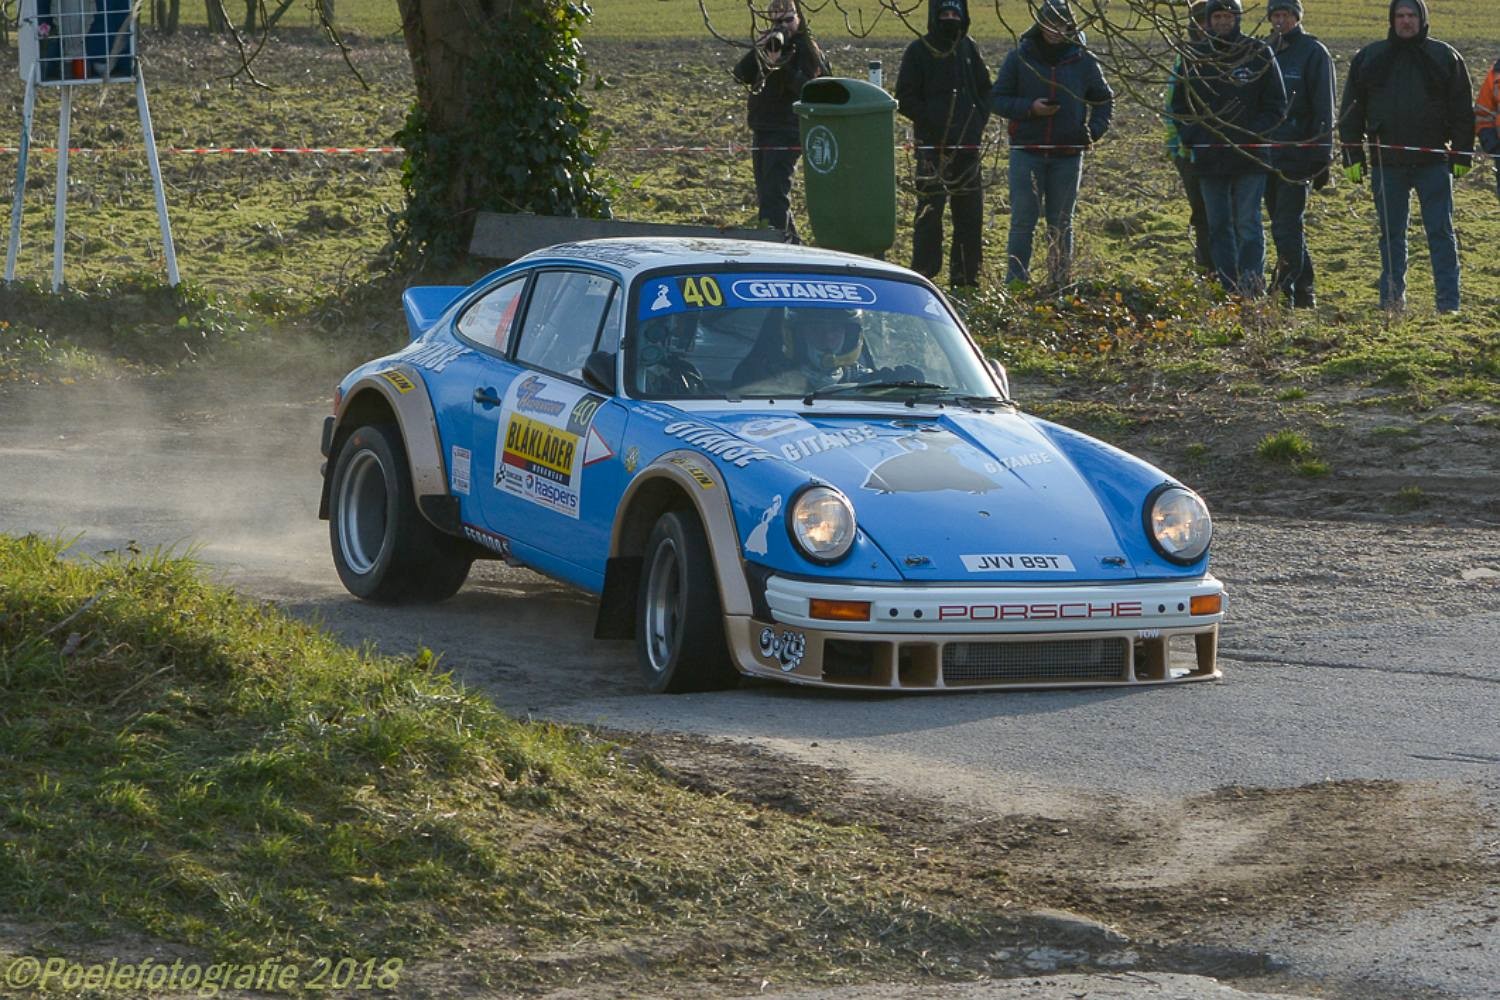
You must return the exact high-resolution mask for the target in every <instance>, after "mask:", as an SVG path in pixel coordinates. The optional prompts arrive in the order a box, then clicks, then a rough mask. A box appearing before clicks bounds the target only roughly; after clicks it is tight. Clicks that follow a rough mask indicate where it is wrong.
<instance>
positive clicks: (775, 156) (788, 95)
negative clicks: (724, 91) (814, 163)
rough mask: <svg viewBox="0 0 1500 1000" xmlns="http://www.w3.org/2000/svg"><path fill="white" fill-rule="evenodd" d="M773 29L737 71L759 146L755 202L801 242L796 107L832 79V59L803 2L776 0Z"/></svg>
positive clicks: (767, 218)
mask: <svg viewBox="0 0 1500 1000" xmlns="http://www.w3.org/2000/svg"><path fill="white" fill-rule="evenodd" d="M767 13H768V14H769V16H770V18H771V26H770V27H769V28H768V29H766V30H765V31H763V32H761V35H760V37H759V38H757V39H756V40H755V45H754V46H752V47H751V49H750V51H748V52H746V53H745V55H744V56H743V57H742V58H741V59H740V61H739V63H737V64H736V65H735V67H734V78H735V79H736V80H738V81H739V82H740V83H743V84H744V85H745V86H747V87H749V88H750V96H749V97H748V98H747V99H746V102H745V103H746V106H747V109H748V111H749V119H750V132H751V135H752V136H753V137H754V140H753V141H754V143H755V148H754V149H753V150H752V151H751V153H750V156H751V161H750V163H751V167H752V169H753V170H754V171H755V202H756V206H757V208H758V209H759V214H760V219H761V221H762V222H764V223H765V224H766V225H768V226H771V227H772V228H773V229H779V230H781V232H782V233H783V234H784V238H785V239H786V240H787V242H790V243H796V242H797V225H796V222H795V221H794V220H793V219H792V174H793V173H795V171H796V169H797V158H798V157H799V156H801V155H802V149H801V144H802V139H801V136H800V135H799V131H798V126H797V115H796V113H795V112H794V111H792V104H793V102H795V101H796V100H797V98H798V97H800V96H801V94H802V85H803V84H805V83H807V81H809V80H815V79H817V78H818V77H820V76H827V75H828V72H829V70H828V59H827V58H826V57H825V56H824V55H823V50H822V49H820V48H818V43H817V42H816V41H814V40H813V36H812V29H811V28H809V27H808V25H807V19H806V18H805V17H803V16H802V13H801V11H800V10H798V8H797V0H771V3H770V6H769V8H768V10H767Z"/></svg>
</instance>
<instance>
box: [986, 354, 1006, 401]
mask: <svg viewBox="0 0 1500 1000" xmlns="http://www.w3.org/2000/svg"><path fill="white" fill-rule="evenodd" d="M984 360H985V363H986V364H988V365H989V366H990V374H991V375H993V376H995V381H997V382H999V383H1000V395H1002V396H1004V397H1005V398H1006V399H1009V398H1010V374H1009V373H1008V372H1006V370H1005V366H1004V365H1002V364H1001V363H1000V359H999V358H985V359H984Z"/></svg>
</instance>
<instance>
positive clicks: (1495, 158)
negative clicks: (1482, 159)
mask: <svg viewBox="0 0 1500 1000" xmlns="http://www.w3.org/2000/svg"><path fill="white" fill-rule="evenodd" d="M1474 138H1475V139H1476V140H1478V142H1479V148H1480V149H1482V150H1484V151H1485V152H1486V153H1488V154H1490V163H1491V164H1493V165H1494V167H1495V195H1496V196H1497V197H1500V59H1496V60H1495V65H1493V66H1491V67H1490V75H1489V76H1487V77H1485V78H1484V83H1483V85H1481V86H1480V88H1479V98H1478V100H1476V101H1475V102H1474Z"/></svg>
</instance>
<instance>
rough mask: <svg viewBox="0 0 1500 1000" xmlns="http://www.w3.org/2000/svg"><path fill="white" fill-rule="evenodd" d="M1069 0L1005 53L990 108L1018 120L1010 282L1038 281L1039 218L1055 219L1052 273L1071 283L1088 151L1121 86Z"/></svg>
mask: <svg viewBox="0 0 1500 1000" xmlns="http://www.w3.org/2000/svg"><path fill="white" fill-rule="evenodd" d="M1084 45H1085V40H1084V37H1083V35H1082V33H1081V32H1079V30H1078V25H1077V24H1076V23H1075V22H1074V20H1073V12H1072V10H1071V9H1070V8H1069V7H1068V3H1067V0H1044V2H1043V3H1042V5H1041V6H1040V7H1039V8H1038V9H1037V23H1036V24H1035V25H1033V26H1032V27H1031V29H1030V30H1028V31H1027V32H1026V33H1025V34H1024V35H1022V36H1021V41H1020V44H1019V45H1018V46H1017V47H1016V48H1015V49H1014V50H1013V51H1012V52H1011V53H1010V55H1008V56H1006V57H1005V62H1004V63H1002V64H1001V66H1000V73H999V75H997V76H996V77H995V89H993V90H991V91H990V107H991V109H993V110H994V111H996V112H998V113H999V114H1001V115H1004V116H1005V117H1006V118H1008V119H1010V129H1009V132H1010V237H1009V239H1008V241H1007V244H1006V258H1007V260H1008V264H1007V267H1006V274H1005V280H1006V281H1007V282H1026V281H1029V280H1031V243H1032V234H1033V233H1034V232H1035V230H1036V223H1037V218H1038V217H1039V216H1041V215H1045V216H1046V218H1047V239H1048V253H1047V273H1048V278H1049V280H1050V281H1051V282H1052V283H1053V284H1055V285H1062V284H1066V283H1067V280H1068V272H1069V270H1070V269H1071V267H1072V264H1073V206H1074V204H1075V203H1076V202H1077V200H1078V184H1079V179H1080V178H1081V177H1082V175H1083V151H1084V150H1085V149H1087V148H1088V147H1090V146H1092V145H1093V144H1094V143H1096V142H1098V141H1099V139H1100V138H1101V137H1102V136H1103V135H1104V133H1105V132H1106V131H1108V130H1109V117H1110V113H1111V111H1112V110H1113V108H1114V98H1115V95H1114V92H1113V91H1111V90H1110V89H1109V84H1107V83H1105V81H1104V73H1103V72H1102V71H1101V70H1100V68H1099V61H1098V60H1097V59H1095V58H1094V56H1093V54H1092V53H1091V52H1089V51H1088V49H1086V48H1085V47H1084Z"/></svg>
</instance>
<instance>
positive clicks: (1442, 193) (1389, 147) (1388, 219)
mask: <svg viewBox="0 0 1500 1000" xmlns="http://www.w3.org/2000/svg"><path fill="white" fill-rule="evenodd" d="M1389 20H1390V30H1389V32H1388V33H1387V34H1386V37H1385V40H1384V41H1379V42H1373V43H1371V44H1369V45H1366V46H1365V47H1364V48H1362V49H1360V50H1359V52H1358V53H1357V54H1356V55H1355V56H1354V60H1353V62H1351V63H1350V64H1349V81H1348V83H1346V84H1345V85H1344V103H1343V107H1342V108H1341V109H1340V110H1339V138H1340V139H1342V140H1343V144H1344V173H1345V175H1346V176H1347V177H1348V178H1349V180H1351V181H1353V182H1354V183H1356V184H1358V183H1359V182H1360V181H1361V180H1363V178H1364V175H1365V166H1366V163H1367V160H1366V151H1365V147H1366V144H1367V143H1368V146H1369V153H1368V156H1369V159H1370V160H1373V161H1374V163H1373V168H1372V169H1371V170H1370V187H1371V189H1372V190H1373V192H1374V195H1375V216H1376V218H1377V219H1378V220H1379V223H1380V305H1381V307H1382V308H1384V309H1388V310H1391V311H1393V312H1399V311H1400V310H1402V309H1404V308H1406V226H1407V222H1408V220H1409V219H1410V218H1411V192H1412V191H1413V190H1415V191H1416V192H1417V202H1418V204H1420V205H1421V206H1422V228H1423V229H1425V230H1426V232H1427V252H1428V256H1429V257H1430V258H1431V260H1432V281H1433V284H1434V286H1436V299H1437V310H1438V312H1440V313H1454V312H1458V307H1459V290H1458V285H1459V272H1458V236H1457V234H1456V233H1455V232H1454V229H1453V181H1454V179H1455V178H1459V177H1462V176H1463V175H1464V174H1467V173H1468V172H1469V168H1470V166H1471V160H1472V158H1473V151H1474V127H1473V123H1474V118H1473V114H1474V105H1473V92H1472V91H1471V90H1470V89H1469V87H1470V84H1469V71H1468V69H1467V68H1466V67H1465V66H1464V60H1463V56H1461V55H1459V54H1458V52H1457V50H1455V49H1454V48H1453V47H1452V46H1451V45H1446V44H1444V43H1443V42H1440V41H1438V40H1437V39H1435V38H1429V37H1428V30H1427V29H1428V23H1427V4H1426V3H1425V2H1424V0H1391V6H1390V12H1389ZM1403 147H1404V148H1403Z"/></svg>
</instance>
